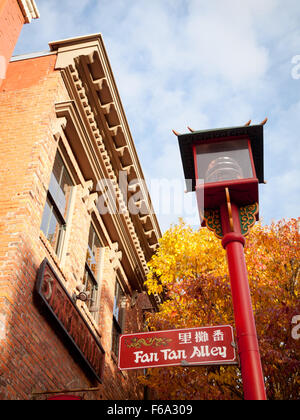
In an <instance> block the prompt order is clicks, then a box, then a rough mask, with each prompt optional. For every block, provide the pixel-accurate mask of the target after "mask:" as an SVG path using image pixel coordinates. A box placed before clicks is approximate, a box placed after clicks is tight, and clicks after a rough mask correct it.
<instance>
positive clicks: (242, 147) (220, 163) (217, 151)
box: [196, 139, 254, 184]
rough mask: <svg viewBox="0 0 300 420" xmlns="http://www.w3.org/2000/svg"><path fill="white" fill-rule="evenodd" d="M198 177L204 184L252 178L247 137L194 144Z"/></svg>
mask: <svg viewBox="0 0 300 420" xmlns="http://www.w3.org/2000/svg"><path fill="white" fill-rule="evenodd" d="M196 160H197V172H198V179H203V180H204V183H205V184H209V183H217V182H222V181H233V180H239V179H247V178H253V176H254V175H253V171H252V165H251V159H250V153H249V148H248V140H247V139H239V140H228V141H223V142H213V143H203V144H199V145H197V146H196Z"/></svg>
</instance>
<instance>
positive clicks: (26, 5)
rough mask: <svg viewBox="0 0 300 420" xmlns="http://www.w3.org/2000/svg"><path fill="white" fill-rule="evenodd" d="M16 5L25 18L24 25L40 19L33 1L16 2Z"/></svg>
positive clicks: (21, 0)
mask: <svg viewBox="0 0 300 420" xmlns="http://www.w3.org/2000/svg"><path fill="white" fill-rule="evenodd" d="M18 4H19V6H20V8H21V10H22V13H23V16H24V18H25V23H30V22H31V20H32V19H38V18H39V17H40V13H39V11H38V8H37V6H36V4H35V1H34V0H18Z"/></svg>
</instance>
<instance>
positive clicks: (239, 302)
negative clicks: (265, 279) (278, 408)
mask: <svg viewBox="0 0 300 420" xmlns="http://www.w3.org/2000/svg"><path fill="white" fill-rule="evenodd" d="M220 212H221V220H222V228H223V232H224V234H225V235H224V237H223V239H222V245H223V247H224V249H226V253H227V260H228V269H229V275H230V283H231V293H232V301H233V309H234V317H235V326H236V333H237V344H238V350H239V356H240V361H241V370H242V379H243V387H244V396H245V400H266V399H267V397H266V391H265V384H264V376H263V371H262V366H261V360H260V353H259V347H258V341H257V335H256V326H255V320H254V315H253V309H252V302H251V295H250V288H249V282H248V273H247V267H246V262H245V255H244V245H245V238H244V236H243V235H242V234H241V233H240V232H241V231H240V224H239V221H238V208H237V206H235V204H233V203H232V218H233V229H234V231H230V228H229V226H230V223H229V220H228V217H229V216H228V211H227V206H221V209H220Z"/></svg>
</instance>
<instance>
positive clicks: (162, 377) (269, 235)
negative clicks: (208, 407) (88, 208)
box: [140, 219, 300, 400]
mask: <svg viewBox="0 0 300 420" xmlns="http://www.w3.org/2000/svg"><path fill="white" fill-rule="evenodd" d="M299 221H300V219H298V220H296V219H291V220H289V221H284V220H283V221H280V222H278V223H276V224H275V223H273V224H272V225H271V226H263V225H261V224H260V223H257V224H256V226H255V227H254V228H253V229H252V231H251V233H250V234H249V235H248V237H247V244H246V247H245V257H246V263H247V267H248V276H249V283H250V289H251V295H252V303H253V310H254V314H255V320H256V327H257V334H258V339H259V345H260V352H261V357H262V365H263V371H264V376H265V379H266V389H267V395H268V398H269V399H284V400H291V399H298V398H299V397H300V374H299V372H300V340H296V339H295V338H293V337H292V334H291V330H292V328H293V326H292V324H291V321H292V318H293V317H294V316H295V315H297V314H300V302H299V296H300V284H299V280H300V275H299V272H300V258H299V257H300V246H299ZM220 242H221V241H220V240H219V239H217V238H215V236H214V234H213V233H212V232H210V231H208V229H200V230H198V231H194V230H192V228H191V227H189V226H187V225H185V224H184V223H183V222H180V224H179V225H176V226H172V227H171V228H170V229H169V230H168V231H167V232H166V233H165V234H164V236H163V237H162V239H161V241H160V248H159V249H158V252H157V253H156V255H154V256H153V258H152V260H151V261H150V263H149V268H150V273H149V276H148V278H147V281H146V286H147V288H148V291H149V293H150V294H151V293H152V294H154V293H158V294H160V295H161V296H163V297H164V299H163V303H162V304H161V305H160V308H159V312H157V313H155V314H149V317H148V326H149V328H150V329H151V330H164V329H174V328H192V327H201V326H209V325H225V324H231V325H233V326H234V315H233V309H232V300H231V291H230V281H229V275H228V269H227V261H226V253H225V251H224V250H223V248H222V246H221V243H220ZM140 380H141V381H142V382H143V383H144V384H145V385H148V386H149V387H150V388H152V389H154V390H155V391H156V393H157V398H159V399H191V400H192V399H242V398H243V387H242V379H241V373H240V369H239V367H237V366H210V367H202V366H201V367H200V366H199V367H169V368H156V369H149V370H148V374H147V376H144V377H142V378H140Z"/></svg>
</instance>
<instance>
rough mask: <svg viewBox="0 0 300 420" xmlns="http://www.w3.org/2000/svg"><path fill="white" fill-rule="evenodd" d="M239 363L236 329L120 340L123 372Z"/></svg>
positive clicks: (171, 332) (174, 332)
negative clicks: (236, 347)
mask: <svg viewBox="0 0 300 420" xmlns="http://www.w3.org/2000/svg"><path fill="white" fill-rule="evenodd" d="M236 363H237V360H236V353H235V346H234V337H233V329H232V327H231V326H230V325H223V326H217V327H203V328H191V329H182V330H169V331H155V332H148V333H141V334H127V335H122V336H121V337H120V352H119V369H121V370H127V369H140V368H149V367H163V366H182V365H183V366H188V365H211V364H220V365H221V364H236Z"/></svg>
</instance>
